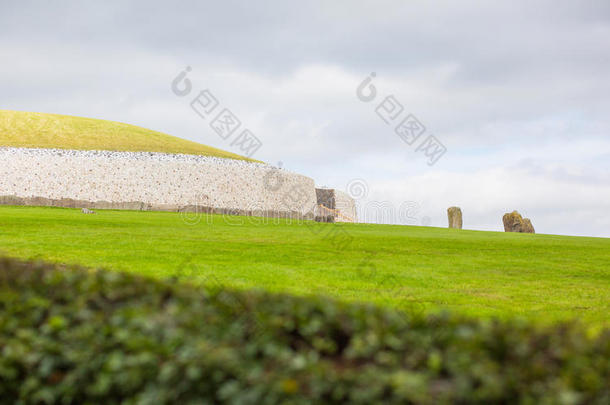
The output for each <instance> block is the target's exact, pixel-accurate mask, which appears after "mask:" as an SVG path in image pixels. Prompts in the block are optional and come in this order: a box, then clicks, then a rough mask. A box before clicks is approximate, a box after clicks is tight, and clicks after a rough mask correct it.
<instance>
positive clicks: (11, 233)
mask: <svg viewBox="0 0 610 405" xmlns="http://www.w3.org/2000/svg"><path fill="white" fill-rule="evenodd" d="M208 219H209V221H208ZM261 221H262V220H261V219H257V218H248V217H228V219H227V218H223V217H222V216H211V217H208V218H206V217H204V218H202V220H201V222H200V223H198V224H196V225H189V224H187V223H186V222H185V221H183V217H182V216H181V215H180V214H178V213H167V212H132V211H98V213H97V215H84V214H81V213H80V211H79V210H75V209H64V208H35V207H7V206H3V207H0V255H6V256H13V257H20V258H34V257H38V258H41V259H45V260H50V261H54V262H63V263H71V264H72V263H74V264H82V265H85V266H89V267H105V268H110V269H116V270H124V271H128V272H136V273H140V274H144V275H151V276H155V277H170V276H176V275H178V276H179V277H180V278H181V279H182V280H184V279H189V280H192V281H193V282H208V283H210V282H220V283H222V284H225V285H229V286H233V287H237V288H253V287H257V288H264V289H267V290H270V291H276V292H277V291H281V292H288V293H292V294H301V295H307V294H325V295H330V296H334V297H337V298H339V299H344V300H351V301H370V302H375V303H378V304H382V305H389V306H393V307H397V308H405V309H413V308H422V307H425V309H426V310H438V309H449V310H451V311H453V312H457V313H462V314H467V315H473V316H498V317H511V316H519V317H524V318H529V319H535V320H537V321H542V322H546V321H556V320H566V319H573V318H580V319H582V320H584V321H586V322H587V323H590V324H592V325H609V324H610V320H609V316H608V314H610V239H603V238H582V237H567V236H553V235H529V234H506V233H500V232H479V231H465V230H453V229H441V228H427V227H410V226H390V225H368V224H340V225H339V224H321V223H312V222H307V224H303V223H301V224H295V223H293V224H286V222H285V221H282V223H281V224H275V223H273V221H272V220H268V223H260V222H261ZM257 222H259V223H257ZM240 223H241V224H240ZM337 232H339V233H337ZM332 235H348V237H349V238H351V242H350V243H348V244H346V246H337V242H338V241H341V244H342V243H343V241H344V240H345V239H344V238H343V237H341V238H337V237H335V236H332ZM391 275H392V276H394V277H395V279H392V278H389V276H391ZM211 276H213V277H214V278H210V277H211ZM204 280H205V281H204Z"/></svg>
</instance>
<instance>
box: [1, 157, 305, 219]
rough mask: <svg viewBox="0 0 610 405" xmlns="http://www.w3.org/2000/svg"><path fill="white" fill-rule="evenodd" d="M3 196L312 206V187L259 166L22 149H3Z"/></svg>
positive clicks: (228, 161)
mask: <svg viewBox="0 0 610 405" xmlns="http://www.w3.org/2000/svg"><path fill="white" fill-rule="evenodd" d="M270 178H271V180H270ZM278 179H281V180H280V181H279V182H278V181H277V180H278ZM0 196H17V197H44V198H49V199H65V198H70V199H74V200H83V201H91V202H96V201H108V202H116V203H122V202H136V201H137V202H143V203H146V204H152V205H174V206H187V205H200V206H207V207H214V208H223V209H236V210H273V211H281V212H288V211H293V212H294V211H297V212H300V213H301V214H307V213H308V212H310V211H311V210H312V209H313V207H315V205H316V194H315V186H314V181H313V180H312V179H310V178H308V177H305V176H301V175H299V174H295V173H290V172H287V171H284V170H279V169H275V168H273V167H272V166H269V165H266V164H262V163H250V162H245V161H238V160H232V159H221V158H212V157H205V156H194V155H179V154H164V153H148V152H111V151H76V150H59V149H27V148H0Z"/></svg>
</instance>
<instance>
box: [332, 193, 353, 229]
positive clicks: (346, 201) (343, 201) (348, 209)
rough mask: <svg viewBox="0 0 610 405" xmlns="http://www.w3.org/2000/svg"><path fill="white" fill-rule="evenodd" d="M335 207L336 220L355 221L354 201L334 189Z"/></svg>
mask: <svg viewBox="0 0 610 405" xmlns="http://www.w3.org/2000/svg"><path fill="white" fill-rule="evenodd" d="M335 207H336V209H337V210H338V211H339V214H338V215H337V217H336V219H335V220H336V221H337V222H357V220H358V218H357V217H358V214H357V213H356V203H355V201H354V199H353V198H352V197H350V196H349V195H348V194H346V193H344V192H342V191H339V190H335Z"/></svg>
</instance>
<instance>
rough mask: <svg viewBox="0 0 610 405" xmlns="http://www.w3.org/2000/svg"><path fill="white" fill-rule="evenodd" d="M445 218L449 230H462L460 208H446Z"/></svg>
mask: <svg viewBox="0 0 610 405" xmlns="http://www.w3.org/2000/svg"><path fill="white" fill-rule="evenodd" d="M447 218H448V219H449V228H456V229H462V210H461V209H460V207H449V208H447Z"/></svg>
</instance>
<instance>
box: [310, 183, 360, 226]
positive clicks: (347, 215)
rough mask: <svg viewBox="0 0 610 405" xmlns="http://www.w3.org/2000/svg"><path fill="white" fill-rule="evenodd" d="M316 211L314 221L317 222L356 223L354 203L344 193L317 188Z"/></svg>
mask: <svg viewBox="0 0 610 405" xmlns="http://www.w3.org/2000/svg"><path fill="white" fill-rule="evenodd" d="M316 197H317V199H318V209H317V211H316V221H319V222H356V221H357V213H356V203H355V201H354V199H353V198H352V197H350V196H349V195H347V194H346V193H344V192H342V191H339V190H334V189H327V188H317V189H316Z"/></svg>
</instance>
